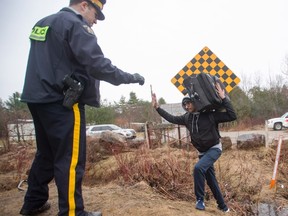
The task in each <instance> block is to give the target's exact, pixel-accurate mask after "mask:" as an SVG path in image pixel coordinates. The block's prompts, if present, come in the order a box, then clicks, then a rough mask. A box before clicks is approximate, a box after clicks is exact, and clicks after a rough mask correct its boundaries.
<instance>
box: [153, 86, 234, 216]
mask: <svg viewBox="0 0 288 216" xmlns="http://www.w3.org/2000/svg"><path fill="white" fill-rule="evenodd" d="M216 89H217V92H218V94H219V96H220V98H221V99H222V106H223V108H225V109H226V112H201V113H199V112H196V110H195V108H194V106H193V100H192V99H190V98H189V97H184V98H183V100H182V106H183V108H184V109H185V110H186V111H187V112H186V113H185V114H184V115H181V116H173V115H171V114H169V113H167V112H166V111H165V110H163V109H161V108H160V107H159V105H158V103H157V98H156V95H155V94H153V95H152V105H153V106H154V108H155V109H156V110H157V112H158V113H159V115H161V116H162V117H163V118H164V119H166V120H167V121H168V122H170V123H173V124H178V125H185V126H186V128H187V129H188V130H189V132H190V136H191V143H192V144H193V146H194V147H195V148H196V149H197V151H198V153H199V161H198V162H197V163H196V165H195V166H194V172H193V173H194V190H195V195H196V199H197V202H196V209H199V210H205V204H204V194H205V179H206V181H207V184H208V186H209V187H210V189H211V191H212V193H213V195H214V198H215V199H216V201H217V204H218V208H219V209H220V210H221V211H223V212H229V208H228V207H227V205H226V204H225V201H224V199H223V196H222V193H221V191H220V188H219V185H218V182H217V179H216V176H215V170H214V163H215V162H216V160H217V159H218V158H219V157H220V156H221V153H222V144H221V142H220V135H219V131H218V124H219V123H221V122H229V121H233V120H235V119H236V114H235V111H234V109H233V106H232V104H231V103H230V101H229V100H228V99H227V98H226V97H225V91H224V90H223V89H221V87H220V85H219V83H217V84H216Z"/></svg>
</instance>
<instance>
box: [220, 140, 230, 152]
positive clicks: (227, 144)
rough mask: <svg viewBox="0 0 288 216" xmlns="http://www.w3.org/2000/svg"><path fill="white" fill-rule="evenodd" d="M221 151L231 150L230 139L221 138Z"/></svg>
mask: <svg viewBox="0 0 288 216" xmlns="http://www.w3.org/2000/svg"><path fill="white" fill-rule="evenodd" d="M221 143H222V149H223V151H225V150H229V149H232V141H231V138H230V137H221Z"/></svg>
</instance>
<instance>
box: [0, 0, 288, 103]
mask: <svg viewBox="0 0 288 216" xmlns="http://www.w3.org/2000/svg"><path fill="white" fill-rule="evenodd" d="M1 3H2V7H1V9H0V10H1V19H0V28H1V36H0V37H1V40H0V47H1V53H0V61H1V62H0V63H1V73H0V82H1V83H0V98H2V100H7V99H8V96H11V95H12V93H14V92H15V91H19V92H21V91H22V87H23V80H24V76H25V69H26V62H27V57H28V51H29V46H30V44H29V39H28V37H29V34H30V31H31V28H32V27H33V25H34V24H35V22H37V21H38V20H39V19H40V18H42V17H44V16H47V15H50V14H51V13H56V12H57V11H59V10H60V9H61V8H62V7H64V6H67V5H68V3H69V1H68V0H25V1H24V0H20V1H19V0H18V1H16V0H1ZM287 8H288V1H287V0H241V1H240V0H217V1H216V0H202V1H199V0H197V1H196V0H178V1H175V0H174V1H172V0H156V1H153V4H152V1H150V2H149V1H143V0H121V1H119V0H107V4H106V5H105V6H104V14H105V16H106V20H105V21H103V22H101V21H99V22H98V24H97V25H94V27H93V29H94V31H95V33H96V35H97V37H98V41H99V44H100V46H101V47H102V50H103V52H104V54H105V56H106V57H108V58H110V59H111V60H112V63H113V64H114V65H116V66H117V67H119V68H121V69H122V70H124V71H127V72H129V73H136V72H137V73H140V74H141V75H143V76H144V77H145V79H146V83H145V85H144V86H139V85H137V84H131V85H121V86H116V87H115V86H112V85H110V84H107V83H105V82H102V83H101V98H102V99H108V100H109V101H119V99H120V97H121V96H122V95H123V96H124V97H126V99H128V98H129V92H131V91H134V92H135V93H136V95H137V96H138V98H141V99H144V100H150V84H151V85H152V86H153V90H154V91H155V92H156V93H157V96H158V98H159V97H163V98H164V99H165V100H166V102H169V103H176V102H179V101H180V100H181V99H182V96H183V95H182V94H181V93H180V92H179V91H178V90H177V89H176V87H174V86H173V85H172V83H171V81H170V80H171V78H172V77H173V76H174V75H175V74H176V73H178V72H179V70H180V69H181V68H182V67H183V66H184V65H185V64H186V63H187V62H188V61H189V60H191V59H192V58H193V57H194V56H195V55H196V54H197V53H198V52H199V51H200V50H201V49H202V48H203V47H204V46H208V47H209V48H210V49H211V50H212V51H213V52H214V53H215V54H216V55H217V56H218V57H219V58H220V59H221V60H222V61H223V62H224V63H225V64H226V65H227V66H228V67H229V68H230V69H231V70H232V71H233V72H234V73H235V74H236V75H237V76H239V78H240V79H242V77H244V76H247V77H253V75H254V74H261V76H262V75H263V81H264V80H267V79H268V77H269V74H270V76H271V77H272V78H273V77H275V75H276V74H280V73H281V66H282V64H283V62H284V59H285V56H287V55H288V28H287V21H288V13H287ZM242 84H243V83H240V86H241V85H242Z"/></svg>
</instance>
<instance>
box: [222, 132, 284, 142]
mask: <svg viewBox="0 0 288 216" xmlns="http://www.w3.org/2000/svg"><path fill="white" fill-rule="evenodd" d="M242 134H263V135H264V136H266V137H268V139H267V140H268V145H270V144H271V143H272V141H273V140H274V139H277V138H278V137H279V136H281V135H282V136H283V137H285V138H287V139H288V130H287V129H284V130H281V131H273V130H268V131H267V132H266V131H265V130H253V131H231V132H220V135H221V136H222V137H224V136H228V137H230V138H231V141H232V143H233V144H236V143H237V137H238V136H239V135H242Z"/></svg>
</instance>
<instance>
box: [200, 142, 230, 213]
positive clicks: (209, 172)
mask: <svg viewBox="0 0 288 216" xmlns="http://www.w3.org/2000/svg"><path fill="white" fill-rule="evenodd" d="M221 153H222V151H221V150H220V149H218V148H210V149H209V150H208V151H207V152H205V154H204V155H200V156H199V161H198V162H197V163H196V165H195V167H194V190H195V195H196V198H197V200H201V201H204V195H205V179H206V181H207V184H208V186H209V187H210V189H211V191H212V193H213V196H214V198H215V199H216V201H217V204H218V207H219V208H221V209H223V208H224V207H226V204H225V201H224V199H223V196H222V193H221V191H220V188H219V185H218V182H217V179H216V176H215V169H214V163H215V162H216V160H217V159H218V158H219V157H220V156H221Z"/></svg>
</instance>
